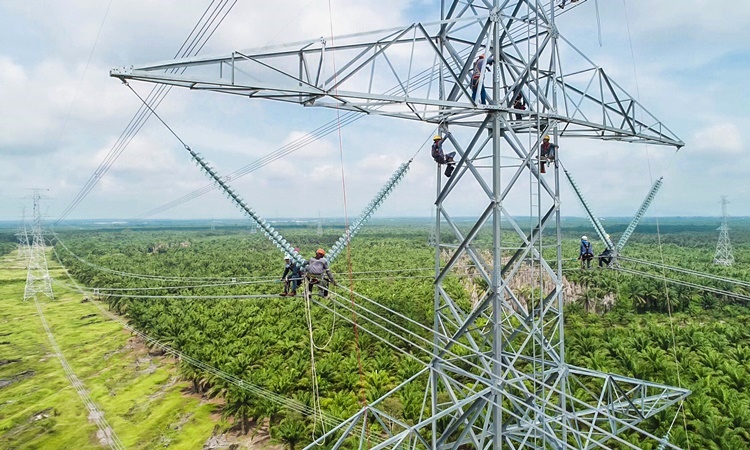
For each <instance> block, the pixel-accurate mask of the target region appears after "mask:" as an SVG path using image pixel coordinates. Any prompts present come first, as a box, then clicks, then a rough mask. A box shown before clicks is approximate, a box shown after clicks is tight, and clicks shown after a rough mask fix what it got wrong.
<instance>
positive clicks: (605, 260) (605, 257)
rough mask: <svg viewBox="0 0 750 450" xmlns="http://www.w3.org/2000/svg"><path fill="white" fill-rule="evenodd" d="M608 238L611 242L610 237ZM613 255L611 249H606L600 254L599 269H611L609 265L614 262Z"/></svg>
mask: <svg viewBox="0 0 750 450" xmlns="http://www.w3.org/2000/svg"><path fill="white" fill-rule="evenodd" d="M606 236H607V240H609V235H606ZM613 255H614V251H613V250H612V249H611V248H609V247H607V248H605V249H604V251H603V252H601V253H600V254H599V267H609V264H610V263H611V262H612V256H613Z"/></svg>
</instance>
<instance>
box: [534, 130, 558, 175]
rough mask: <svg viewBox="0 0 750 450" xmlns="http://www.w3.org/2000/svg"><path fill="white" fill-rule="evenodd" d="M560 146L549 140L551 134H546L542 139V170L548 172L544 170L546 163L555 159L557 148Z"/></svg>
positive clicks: (540, 159)
mask: <svg viewBox="0 0 750 450" xmlns="http://www.w3.org/2000/svg"><path fill="white" fill-rule="evenodd" d="M558 148H559V147H558V146H557V145H555V144H553V143H551V142H550V141H549V135H547V136H544V139H542V145H540V146H539V166H540V170H539V171H540V172H542V173H546V172H547V171H546V170H544V164H545V163H547V162H549V163H550V164H551V163H552V162H553V161H554V160H555V156H556V155H557V149H558Z"/></svg>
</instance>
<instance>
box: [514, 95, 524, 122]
mask: <svg viewBox="0 0 750 450" xmlns="http://www.w3.org/2000/svg"><path fill="white" fill-rule="evenodd" d="M513 109H520V110H522V111H526V105H525V104H524V103H523V95H522V94H518V95H516V99H515V100H514V101H513ZM522 117H523V116H522V115H521V114H520V113H516V120H521V118H522Z"/></svg>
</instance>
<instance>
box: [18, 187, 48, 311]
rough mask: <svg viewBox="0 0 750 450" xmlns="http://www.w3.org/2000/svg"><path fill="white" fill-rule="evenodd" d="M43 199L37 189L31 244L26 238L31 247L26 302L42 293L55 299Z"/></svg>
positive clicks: (34, 197)
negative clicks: (48, 263)
mask: <svg viewBox="0 0 750 450" xmlns="http://www.w3.org/2000/svg"><path fill="white" fill-rule="evenodd" d="M41 199H42V196H41V195H40V194H39V190H38V189H35V190H34V194H33V202H34V219H33V220H34V221H33V225H32V228H31V231H32V238H31V242H29V240H28V237H27V238H26V243H27V244H28V245H29V247H28V252H27V255H28V272H27V273H26V288H25V289H24V292H23V300H24V301H26V300H28V299H30V298H35V297H36V295H37V293H42V294H44V295H46V296H47V297H48V298H50V299H52V300H54V299H55V295H54V293H53V292H52V278H51V277H50V275H49V270H48V269H47V254H46V246H45V241H44V234H43V233H42V211H41Z"/></svg>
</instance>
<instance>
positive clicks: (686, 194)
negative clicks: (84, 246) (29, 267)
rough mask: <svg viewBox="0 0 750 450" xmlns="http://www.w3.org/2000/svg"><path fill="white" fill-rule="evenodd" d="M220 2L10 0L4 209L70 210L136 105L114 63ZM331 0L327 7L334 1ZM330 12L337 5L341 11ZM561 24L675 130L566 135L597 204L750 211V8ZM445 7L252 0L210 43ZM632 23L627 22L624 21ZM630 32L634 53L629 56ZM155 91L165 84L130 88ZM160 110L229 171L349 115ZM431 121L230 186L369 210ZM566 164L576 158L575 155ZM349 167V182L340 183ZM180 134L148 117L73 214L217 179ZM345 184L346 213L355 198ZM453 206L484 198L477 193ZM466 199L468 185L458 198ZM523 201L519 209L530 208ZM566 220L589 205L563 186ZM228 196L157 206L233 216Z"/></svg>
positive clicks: (566, 147) (184, 103)
mask: <svg viewBox="0 0 750 450" xmlns="http://www.w3.org/2000/svg"><path fill="white" fill-rule="evenodd" d="M209 3H210V2H209V1H208V0H200V1H199V0H179V1H177V0H162V1H159V2H154V1H147V0H128V1H124V0H112V1H111V2H107V1H102V0H99V1H93V0H68V1H65V2H59V1H53V0H26V1H17V0H0V220H14V219H18V218H19V217H20V216H21V214H22V205H23V204H28V196H29V193H30V192H31V191H29V190H28V189H29V188H35V187H38V188H44V189H48V191H45V195H46V196H47V200H45V204H44V209H45V212H46V214H47V216H48V218H50V219H55V218H57V217H58V216H59V215H60V214H61V213H62V212H63V210H64V209H65V208H66V207H67V206H68V205H69V204H70V202H71V201H72V200H73V199H74V197H75V195H76V194H77V193H78V191H79V190H80V189H81V187H82V186H83V185H84V183H86V181H87V180H88V179H89V177H91V175H92V173H93V172H94V170H95V169H96V168H97V166H98V165H99V163H100V162H101V161H102V160H103V159H104V158H105V156H106V155H107V154H108V152H109V151H110V149H111V148H112V147H113V145H114V144H115V142H116V141H117V139H118V137H119V136H120V134H121V132H122V131H123V130H124V129H125V127H126V125H127V124H128V122H129V120H130V119H131V118H132V117H133V114H134V113H135V111H136V110H137V109H138V106H139V104H140V101H139V100H138V99H137V98H136V97H135V96H134V95H133V94H132V93H131V92H130V91H129V90H128V89H127V88H126V87H124V86H123V85H122V83H120V82H119V80H117V79H114V78H111V77H109V70H110V69H111V68H114V67H119V66H127V65H131V64H139V63H148V62H155V61H162V60H168V59H171V58H172V57H173V56H174V54H175V52H176V51H177V49H178V48H179V47H180V45H181V44H182V42H183V40H184V39H185V37H186V36H187V35H188V33H189V32H190V30H191V29H192V27H193V25H194V24H195V23H196V22H197V21H198V19H199V18H200V16H201V14H202V13H203V11H204V10H205V9H206V7H207V6H208V4H209ZM329 3H330V4H329ZM329 6H330V9H329ZM595 6H596V5H595V2H594V1H593V0H589V1H587V2H586V3H584V4H582V5H581V6H580V7H578V8H576V9H575V10H574V11H571V12H570V13H569V14H566V15H564V16H562V17H561V18H560V20H559V21H558V27H559V29H560V32H561V33H562V34H563V35H564V36H565V37H566V38H567V39H568V40H570V41H571V42H572V43H573V44H574V45H575V46H576V47H577V48H579V49H580V50H581V51H583V52H584V53H586V55H587V56H588V57H589V58H590V59H591V60H592V61H594V62H595V63H596V64H597V65H599V66H601V67H603V68H604V69H605V70H606V71H607V73H608V74H609V75H610V76H611V77H612V78H613V79H614V80H616V81H617V82H618V84H620V85H621V86H622V87H623V88H624V89H625V90H627V91H628V92H629V93H631V94H632V95H633V96H634V97H635V98H638V99H640V101H641V103H642V104H643V105H644V106H645V107H646V108H647V109H649V110H650V111H651V112H652V113H653V114H654V115H655V116H656V117H657V118H659V119H660V120H661V121H662V122H663V123H664V124H666V125H667V126H668V127H669V128H670V129H671V130H672V131H673V132H674V133H675V134H676V135H677V136H679V137H680V138H681V139H682V140H683V141H684V142H685V143H686V146H685V147H684V148H683V149H681V150H680V151H679V152H675V150H674V149H673V148H666V147H660V146H646V145H635V144H625V143H601V142H598V141H582V140H576V139H565V138H564V139H562V140H561V141H560V142H559V144H560V146H561V152H564V162H565V165H566V167H567V168H568V169H569V170H570V172H571V174H573V176H574V177H575V178H576V181H577V182H578V184H579V185H580V186H581V189H582V191H583V193H584V195H585V197H586V199H587V200H588V202H589V204H590V205H591V206H592V208H593V209H594V211H596V213H597V215H599V216H632V215H633V214H634V213H635V211H636V210H637V208H638V206H639V205H640V203H641V202H642V201H643V198H644V197H645V195H646V193H647V192H648V190H649V188H650V186H651V184H652V183H653V181H654V180H655V179H656V178H658V177H660V176H663V177H664V185H663V187H662V189H661V191H660V193H659V195H658V197H657V200H656V202H655V203H654V205H653V206H652V208H651V210H650V212H649V215H651V216H653V215H657V216H715V215H718V214H719V213H720V210H721V209H720V205H719V196H720V195H722V194H725V195H728V196H729V200H730V202H731V204H730V206H729V213H730V215H733V216H750V203H749V202H743V201H742V200H741V199H743V198H747V197H748V195H750V183H748V182H747V178H748V177H747V171H748V170H750V152H747V151H746V147H747V145H745V144H744V142H745V141H747V140H748V138H747V137H746V136H745V134H746V133H744V132H743V130H747V129H748V128H749V127H748V125H750V108H749V107H748V101H749V100H750V87H748V83H747V74H748V73H750V72H749V70H750V44H748V43H749V42H750V2H737V1H731V0H720V1H715V0H714V1H711V0H660V1H658V2H654V1H652V0H623V1H617V0H610V1H600V2H599V8H600V25H601V34H602V45H601V46H600V44H599V39H598V27H597V19H596V17H597V14H596V8H595ZM438 17H439V2H437V1H429V0H379V1H378V2H373V1H369V0H362V1H359V0H347V1H344V0H331V1H330V2H328V1H326V0H277V1H273V2H268V1H256V0H240V1H239V2H238V3H237V5H236V6H235V8H234V9H233V10H232V12H231V13H230V14H229V15H228V16H227V18H226V20H225V21H224V22H223V23H222V25H221V26H220V27H219V29H218V30H217V32H216V33H215V34H214V35H213V36H212V38H211V40H210V41H209V43H208V44H207V45H206V47H205V48H204V50H203V51H202V52H201V54H226V53H229V52H231V51H232V50H237V49H244V48H253V47H260V46H265V45H269V44H272V43H284V42H294V41H298V40H301V39H306V38H316V37H320V36H330V34H331V31H333V33H334V35H342V34H346V33H353V32H359V31H362V30H368V29H380V28H387V27H392V26H397V25H406V24H410V23H413V22H417V21H421V22H430V21H433V20H436V19H437V18H438ZM626 18H627V20H626ZM631 44H632V51H631ZM133 86H134V88H135V89H136V90H137V91H138V92H139V93H141V94H142V95H145V93H147V92H148V90H150V89H151V87H152V85H150V84H144V83H133ZM159 113H160V114H161V115H162V117H163V118H164V119H165V121H167V123H169V124H170V126H171V127H172V128H173V129H175V131H176V132H177V133H178V134H179V135H180V136H181V137H182V138H183V139H184V140H185V141H186V142H188V143H189V145H190V146H191V147H192V148H194V149H196V150H198V151H200V153H201V154H202V155H204V156H205V157H206V158H207V159H208V160H209V161H211V163H212V164H213V165H214V166H215V167H216V169H217V170H218V172H219V173H229V172H232V171H234V170H236V169H238V168H240V167H242V166H245V165H246V164H249V163H251V162H253V161H254V160H256V159H258V158H260V157H262V156H264V155H266V154H268V153H270V152H272V151H274V150H276V149H278V148H279V147H281V146H282V145H284V144H286V143H289V142H291V141H293V140H294V139H296V138H298V137H300V136H303V135H304V134H305V133H307V132H310V131H312V130H314V129H315V128H317V127H319V126H320V125H323V124H325V123H327V122H328V121H330V120H333V119H335V118H336V112H335V111H333V110H328V109H323V108H301V107H299V106H297V105H285V104H279V103H275V102H268V101H258V100H249V99H246V98H244V99H243V98H235V97H234V96H227V95H220V94H215V93H207V92H192V91H188V90H184V89H173V90H172V91H171V92H170V94H169V95H168V96H167V98H166V100H165V101H164V102H163V103H162V105H161V106H160V107H159ZM432 130H433V128H432V127H431V126H429V125H426V124H420V123H418V122H412V121H399V120H396V119H392V118H384V117H365V118H363V119H361V120H359V121H357V122H356V123H354V124H352V125H349V126H347V127H344V128H342V129H341V134H340V136H339V134H338V133H332V134H330V135H328V136H327V137H326V138H324V139H322V140H319V141H317V142H315V143H314V144H312V145H309V146H307V147H304V148H303V149H301V150H298V151H297V152H295V153H294V154H293V155H291V156H289V157H286V158H283V159H281V160H279V161H277V162H275V163H273V164H269V165H267V166H264V167H263V168H261V169H260V170H257V171H255V172H252V173H251V174H250V175H248V176H246V177H244V178H242V179H239V180H236V181H235V182H233V186H234V187H235V188H236V191H237V192H239V193H240V194H241V195H242V196H243V197H244V198H245V200H246V201H247V203H248V204H250V205H252V207H253V208H254V209H255V210H256V211H257V212H258V213H259V214H260V215H261V216H264V217H318V216H319V215H320V216H322V217H342V216H343V215H344V214H345V213H346V214H348V215H349V216H355V215H357V214H358V213H359V212H360V210H361V209H362V208H363V207H364V206H365V205H366V204H367V203H368V202H369V200H370V199H371V198H372V196H373V195H374V194H375V193H376V192H377V191H378V190H379V189H380V187H381V186H382V184H383V183H384V182H385V181H386V180H387V179H388V178H389V177H390V175H391V174H392V173H393V171H394V170H395V169H396V168H397V167H398V165H399V164H401V163H403V162H405V161H406V160H408V159H409V158H410V157H411V156H412V155H413V154H414V153H415V152H416V151H417V150H418V149H419V148H420V147H421V146H422V145H423V144H424V142H425V139H426V138H427V137H428V136H429V135H430V134H431V133H432ZM561 158H563V156H561ZM342 163H343V174H344V177H343V178H344V181H345V183H342ZM435 176H436V174H435V168H434V163H433V162H432V160H431V158H430V157H429V150H427V149H426V150H422V151H421V152H420V153H419V154H418V155H417V158H416V159H415V161H414V163H413V164H412V167H411V170H410V172H409V173H408V175H407V176H406V178H405V179H404V181H403V182H401V183H400V184H399V186H398V187H397V188H396V190H395V191H394V193H393V194H392V195H391V197H389V199H388V200H387V201H386V203H385V204H384V205H383V206H382V208H381V209H380V210H379V211H378V214H377V216H378V217H401V216H429V215H430V214H431V213H432V203H433V201H434V196H435ZM207 181H208V180H207V179H206V177H205V175H203V174H202V173H201V172H200V171H199V170H198V169H197V168H196V167H195V165H194V164H193V163H192V162H191V161H190V158H189V155H188V154H187V153H186V152H185V150H184V149H183V148H182V146H181V145H180V144H179V142H177V141H176V140H175V139H174V137H173V136H171V135H170V134H169V132H168V131H166V130H165V128H164V127H163V126H162V125H161V124H160V123H158V122H157V121H155V120H150V121H149V122H148V123H147V124H146V126H144V128H143V129H142V130H141V131H140V132H139V133H138V135H137V136H136V137H135V139H134V140H133V141H132V142H131V144H130V145H129V146H128V147H127V149H126V150H125V151H124V152H123V154H122V155H121V156H120V158H119V159H118V160H117V161H116V162H115V164H114V165H113V166H112V168H111V169H110V170H109V172H107V174H106V175H105V176H103V177H102V178H101V180H100V181H99V183H98V185H97V186H96V187H95V188H94V189H93V190H92V191H91V193H90V194H89V195H88V196H87V197H86V198H85V199H84V200H83V201H82V202H81V203H80V204H79V205H78V206H77V207H76V208H75V209H74V210H73V212H72V213H71V214H70V215H69V216H68V218H69V219H103V218H111V219H134V218H137V217H139V216H140V215H142V214H144V213H146V212H147V211H149V210H151V209H153V208H156V207H159V206H161V205H163V204H164V203H167V202H169V201H172V200H174V199H176V198H178V197H180V196H182V195H184V194H187V193H189V192H191V191H193V190H194V189H198V188H200V187H202V186H204V185H205V184H206V183H207ZM344 185H345V188H346V210H345V206H344V201H343V198H344V193H343V188H342V186H344ZM461 195H463V196H464V198H463V199H462V200H461V201H456V202H455V203H454V204H453V205H452V208H453V209H452V213H453V215H454V216H464V215H475V214H477V213H478V211H480V210H481V208H482V205H486V199H484V200H483V199H481V198H480V196H477V195H476V194H475V193H472V192H471V191H466V192H465V193H462V194H461ZM457 198H458V196H457ZM524 201H525V202H526V203H528V198H526V199H525V200H524V199H519V200H517V201H516V203H514V204H511V209H513V208H516V210H517V211H522V210H523V208H524V207H525V208H526V209H528V205H527V204H526V205H525V206H524V204H523V202H524ZM562 208H563V211H562V212H563V215H565V216H581V215H583V210H582V209H581V207H580V206H579V205H578V203H577V201H576V199H575V198H574V197H573V196H572V194H571V192H570V190H569V188H568V187H567V186H564V188H563V192H562ZM240 216H241V213H240V212H239V211H238V210H237V209H236V208H235V207H234V206H233V205H232V204H231V203H230V202H229V201H228V200H227V199H226V198H224V197H223V196H221V195H220V194H219V193H218V192H213V193H210V194H207V195H205V196H203V197H201V198H199V199H196V200H193V201H191V202H189V203H186V204H184V205H182V206H179V207H176V208H174V209H171V210H169V211H167V212H164V213H162V214H161V215H157V216H154V217H153V218H160V219H161V218H174V219H190V218H206V219H210V218H215V219H220V218H237V217H240Z"/></svg>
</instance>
